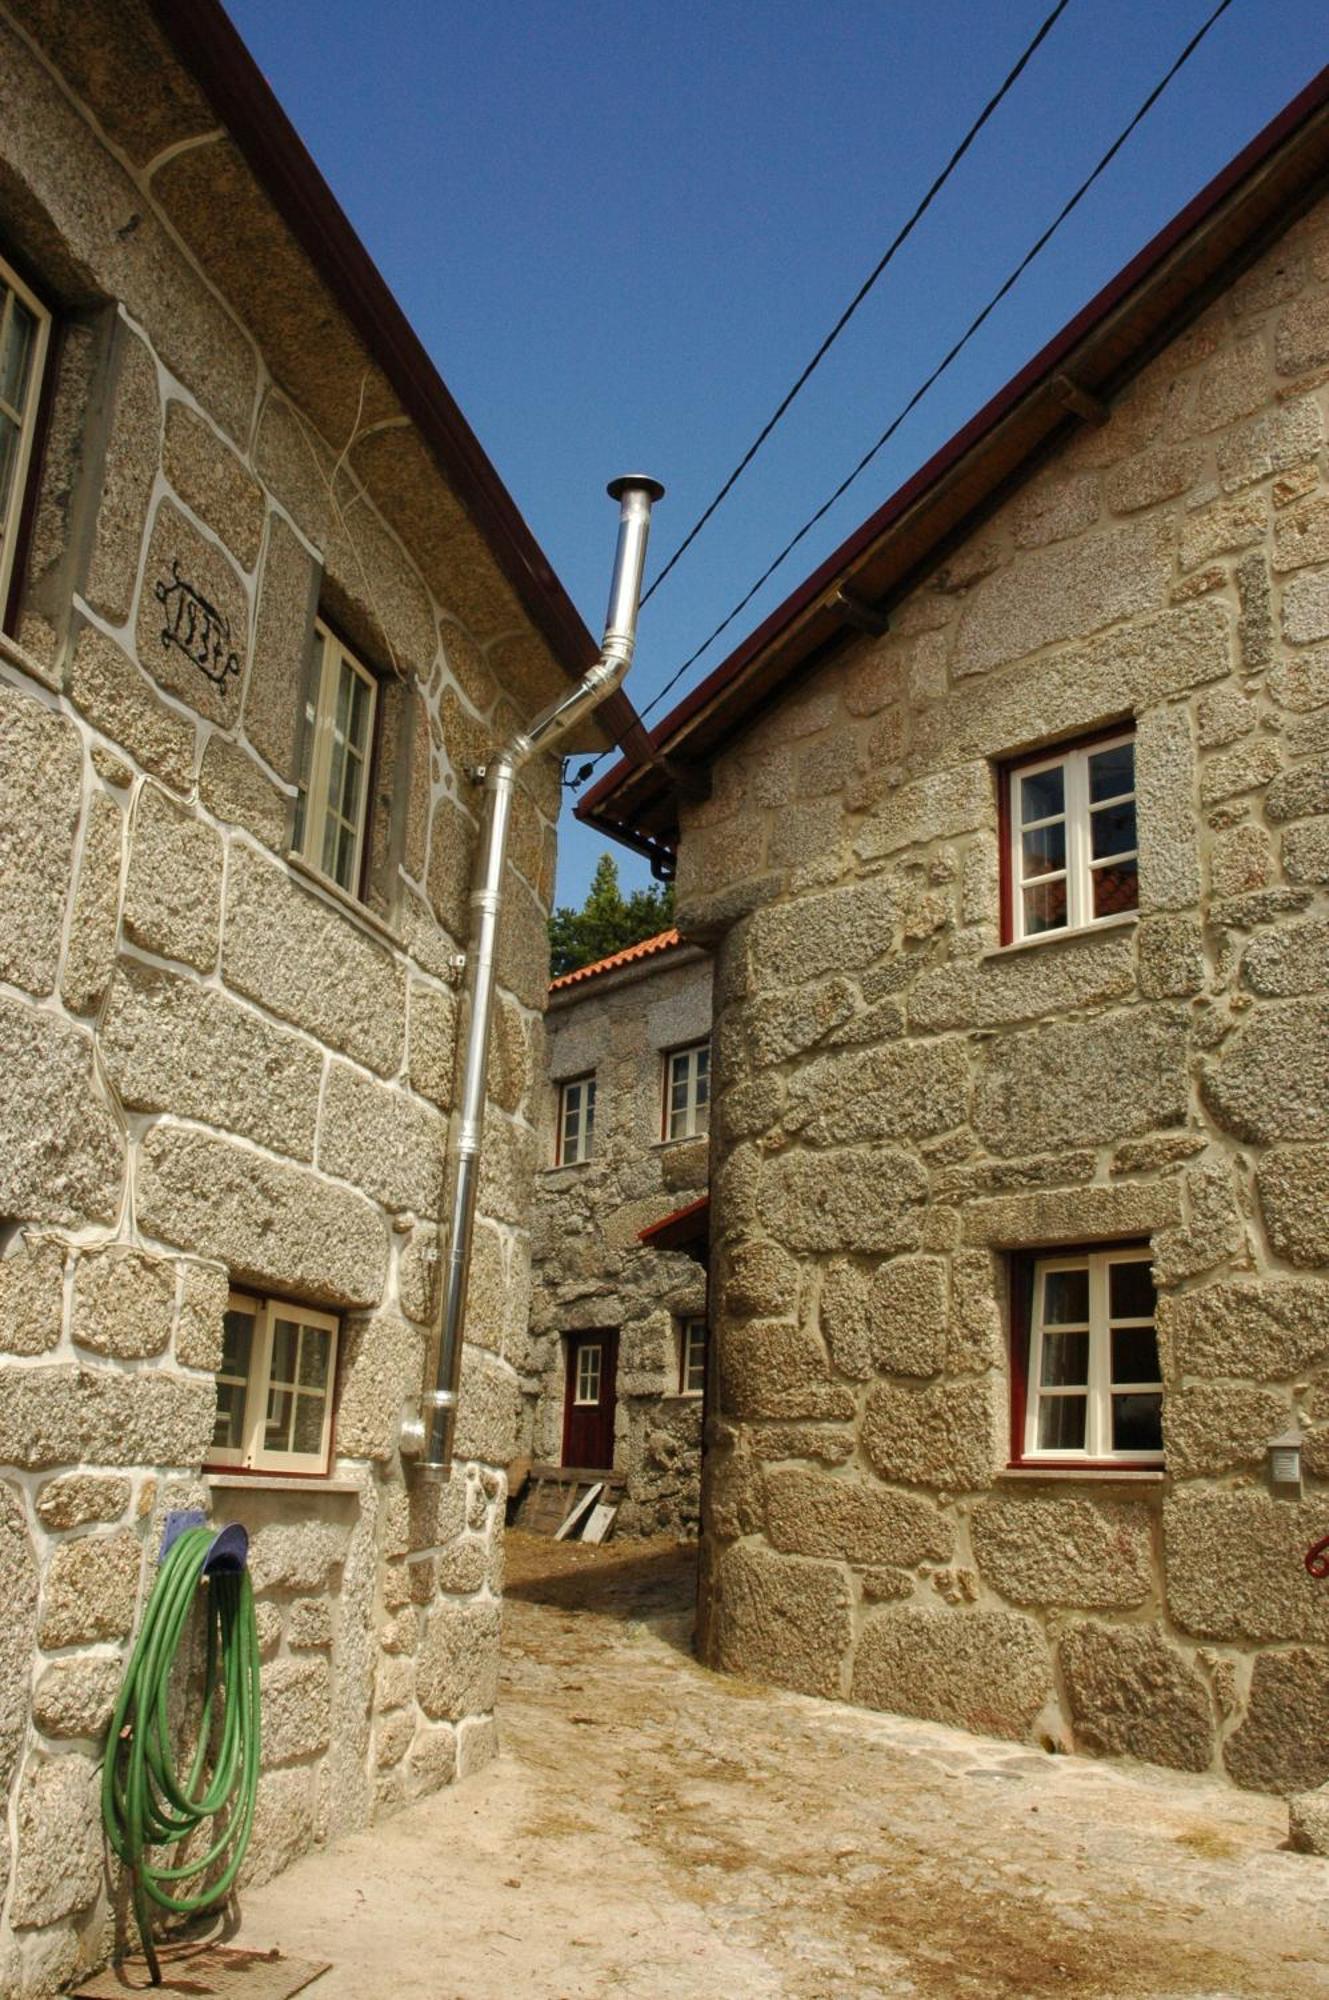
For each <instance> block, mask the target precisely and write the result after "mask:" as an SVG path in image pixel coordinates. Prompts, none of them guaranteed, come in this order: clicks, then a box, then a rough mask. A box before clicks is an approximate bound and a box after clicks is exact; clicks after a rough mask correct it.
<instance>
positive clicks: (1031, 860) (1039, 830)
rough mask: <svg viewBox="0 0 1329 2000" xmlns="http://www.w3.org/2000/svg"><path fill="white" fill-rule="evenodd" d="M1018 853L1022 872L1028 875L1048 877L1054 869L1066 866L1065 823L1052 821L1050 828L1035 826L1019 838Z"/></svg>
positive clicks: (1063, 821) (1059, 820) (1060, 820)
mask: <svg viewBox="0 0 1329 2000" xmlns="http://www.w3.org/2000/svg"><path fill="white" fill-rule="evenodd" d="M1020 852H1021V856H1022V858H1023V872H1024V874H1025V875H1026V876H1030V875H1050V874H1051V873H1052V872H1053V870H1054V869H1062V868H1064V867H1065V866H1066V822H1065V820H1064V819H1058V820H1054V821H1053V822H1052V824H1051V826H1036V827H1033V828H1031V829H1030V830H1029V831H1028V832H1026V833H1023V834H1021V836H1020Z"/></svg>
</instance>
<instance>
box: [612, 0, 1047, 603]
mask: <svg viewBox="0 0 1329 2000" xmlns="http://www.w3.org/2000/svg"><path fill="white" fill-rule="evenodd" d="M1069 5H1070V0H1057V5H1056V6H1055V7H1054V8H1053V9H1052V12H1051V13H1050V14H1049V15H1048V17H1047V19H1046V20H1045V21H1044V22H1043V24H1042V26H1041V27H1040V28H1039V30H1038V32H1037V34H1036V35H1035V36H1034V38H1033V40H1032V41H1031V42H1030V43H1029V44H1028V46H1027V47H1026V49H1025V50H1024V53H1023V54H1022V55H1021V57H1020V59H1019V61H1018V62H1017V63H1016V65H1015V67H1014V69H1012V70H1011V71H1010V72H1009V73H1008V75H1007V76H1006V77H1005V79H1004V81H1003V82H1002V84H1001V86H1000V88H999V89H998V90H996V91H995V92H994V93H993V95H992V96H991V97H990V98H989V99H988V101H987V103H986V104H985V105H984V106H983V109H982V110H981V111H980V112H979V114H978V116H977V118H975V120H974V122H973V124H972V125H971V126H970V127H969V130H968V131H967V132H966V133H965V135H964V137H963V139H961V141H960V143H959V145H958V146H957V147H956V148H955V151H954V152H953V153H952V154H951V156H950V158H949V160H947V162H946V164H945V166H944V167H943V168H942V170H941V172H940V173H939V174H938V175H937V177H936V179H935V180H934V181H933V183H932V185H931V187H930V188H928V190H927V192H926V193H925V194H924V196H923V199H922V200H921V201H920V202H919V204H918V206H917V208H915V210H914V212H913V214H912V215H911V216H910V217H909V218H908V220H907V221H906V222H904V223H902V224H901V226H900V228H899V229H898V230H897V231H896V233H895V235H894V236H893V237H892V239H891V241H890V242H889V243H888V244H887V246H886V248H885V250H884V251H883V252H882V254H881V256H880V257H879V258H878V259H877V262H876V264H875V265H874V266H873V268H872V269H871V271H869V273H868V275H867V277H866V278H865V279H864V280H863V282H862V284H861V285H860V286H859V288H858V290H857V291H856V292H855V293H854V296H853V298H852V299H850V301H849V303H848V305H847V306H846V307H845V309H844V311H843V312H842V313H841V314H840V317H839V319H837V320H836V322H835V325H834V326H833V327H832V328H831V330H830V332H829V333H828V334H827V335H826V338H825V339H824V340H823V341H822V343H821V345H820V347H818V349H817V351H816V353H815V354H814V355H813V356H812V359H811V360H810V361H809V362H808V363H807V365H806V367H805V368H804V369H803V371H802V373H801V374H800V375H799V376H798V378H797V380H796V381H795V382H794V384H793V386H792V388H790V389H789V390H788V391H787V392H786V393H785V395H784V396H783V397H782V398H781V399H780V401H779V403H777V404H776V407H775V409H774V410H773V411H772V412H771V414H770V416H769V417H768V418H767V419H766V422H765V423H764V424H763V425H762V427H761V429H760V430H759V431H758V432H757V435H756V437H755V438H754V439H753V440H752V443H751V444H750V445H749V446H748V448H747V450H746V451H745V452H744V454H743V456H742V458H740V459H739V461H738V464H737V465H736V466H735V467H734V469H733V471H732V472H731V473H730V474H729V477H728V478H727V479H726V480H725V482H724V484H723V485H722V486H721V487H720V490H719V491H718V493H716V495H715V497H714V499H712V500H711V501H710V503H709V504H708V505H707V506H706V507H705V508H703V510H702V512H701V513H700V514H699V515H698V517H697V519H696V520H695V521H694V522H693V524H692V526H691V527H690V528H689V530H688V532H687V534H686V535H684V537H683V539H682V541H681V542H680V543H679V545H678V547H677V548H676V549H675V550H674V553H673V554H672V555H671V556H670V558H669V560H668V562H667V563H666V564H665V566H664V568H663V569H662V570H661V571H660V574H659V575H658V576H657V577H656V579H655V581H654V583H652V585H651V586H650V589H649V590H647V591H645V592H644V593H643V595H642V600H641V601H642V603H643V605H645V604H649V602H650V600H651V598H652V597H654V595H655V593H656V591H657V590H658V589H659V588H660V585H661V584H662V583H663V582H664V580H665V578H666V577H667V576H668V575H669V573H670V571H671V570H672V569H673V568H674V566H675V564H676V563H677V562H678V561H679V560H680V558H681V557H682V556H683V555H684V554H685V553H686V551H687V550H688V549H690V548H691V546H692V544H693V543H694V542H695V541H696V539H697V537H698V535H699V534H700V533H701V531H702V529H703V528H704V527H705V526H706V523H707V522H708V521H709V520H710V518H711V516H712V514H714V512H715V511H716V509H717V507H719V506H720V505H721V503H722V502H723V501H724V500H725V499H726V498H727V497H728V495H729V494H730V493H731V492H732V491H733V489H734V487H735V486H736V485H737V484H738V482H739V480H740V479H741V478H742V476H743V474H744V473H745V472H746V471H747V469H748V467H749V466H750V465H751V463H752V461H753V459H754V458H755V457H756V456H757V453H758V452H759V451H760V450H761V448H762V446H763V445H764V444H765V442H766V440H767V438H768V437H769V436H770V434H771V432H772V431H773V430H774V429H775V427H776V425H777V424H778V423H779V421H780V419H781V417H783V415H784V413H785V411H786V410H787V409H788V408H789V406H790V404H791V403H792V402H793V401H794V398H795V397H796V396H797V395H798V394H799V392H800V391H801V390H802V389H803V387H804V386H805V384H806V383H807V382H808V380H809V379H810V377H811V376H812V375H813V374H814V373H815V372H816V370H817V369H818V368H819V367H820V365H821V363H822V362H823V361H824V359H825V358H826V356H827V354H829V353H830V350H831V349H832V347H834V345H835V343H836V341H837V340H838V339H839V338H840V335H841V334H842V333H843V332H844V330H845V328H846V327H847V326H848V324H849V322H850V320H851V319H852V318H853V317H854V314H855V313H856V312H857V311H858V309H859V307H860V306H861V305H862V303H863V301H864V299H865V298H866V297H867V295H868V293H869V292H870V291H871V290H872V288H873V286H874V285H875V284H876V282H877V280H878V278H880V276H881V275H882V273H883V271H885V269H886V267H887V266H888V265H889V264H890V262H891V261H892V259H893V258H894V256H895V253H896V251H897V250H899V249H901V248H902V247H903V245H904V244H905V243H907V242H908V240H909V238H910V237H911V236H912V235H913V233H914V230H915V228H916V227H917V225H918V224H919V223H920V222H921V221H922V219H923V217H924V216H925V215H926V214H927V212H928V210H929V209H930V208H931V206H932V204H933V202H934V201H935V200H936V198H937V196H938V195H939V194H940V193H941V191H942V189H943V188H944V187H945V185H946V183H947V181H948V180H949V179H950V177H951V175H952V174H953V173H954V172H955V169H956V168H957V167H958V166H959V164H960V162H961V160H962V159H963V158H964V156H965V154H966V153H967V152H968V151H969V148H970V147H971V146H972V145H973V143H974V141H975V139H976V138H977V137H978V135H979V133H980V132H981V131H982V130H983V127H984V126H985V125H986V124H987V122H988V120H989V118H991V116H992V114H993V113H994V111H996V110H997V109H998V107H999V106H1000V104H1001V102H1002V100H1003V98H1005V97H1006V96H1007V95H1008V94H1009V93H1010V91H1011V90H1012V89H1013V88H1014V86H1015V85H1016V83H1017V82H1018V81H1019V79H1020V77H1021V75H1022V73H1023V72H1024V70H1025V69H1026V68H1027V66H1028V64H1029V63H1030V61H1031V60H1032V59H1033V57H1034V55H1035V54H1036V53H1037V51H1038V49H1039V47H1040V46H1041V45H1042V43H1043V42H1044V41H1046V39H1047V37H1048V36H1049V35H1050V34H1051V32H1052V30H1053V28H1054V27H1055V26H1056V25H1057V22H1058V21H1059V20H1060V18H1061V16H1062V15H1063V14H1064V13H1065V11H1066V9H1067V7H1068V6H1069Z"/></svg>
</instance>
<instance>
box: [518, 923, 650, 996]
mask: <svg viewBox="0 0 1329 2000" xmlns="http://www.w3.org/2000/svg"><path fill="white" fill-rule="evenodd" d="M682 942H683V940H682V938H681V937H680V936H679V934H678V932H677V931H661V932H660V933H659V935H658V936H656V937H649V938H643V939H642V941H641V943H640V944H630V945H628V946H627V947H626V949H625V950H623V951H615V952H611V953H610V955H609V957H608V958H597V959H596V961H595V963H594V965H579V966H578V967H577V970H576V971H575V972H565V973H564V974H563V976H562V978H561V979H554V980H551V981H550V984H549V991H550V992H551V993H563V992H566V990H567V988H568V987H569V986H580V985H581V983H582V981H583V980H585V979H595V978H597V977H598V975H599V974H600V973H602V972H617V971H618V969H619V967H620V966H623V965H636V963H637V962H638V960H639V959H643V958H654V957H655V954H656V953H657V952H659V951H672V950H673V949H674V947H675V945H680V944H682Z"/></svg>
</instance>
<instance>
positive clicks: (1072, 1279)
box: [1043, 1270, 1089, 1326]
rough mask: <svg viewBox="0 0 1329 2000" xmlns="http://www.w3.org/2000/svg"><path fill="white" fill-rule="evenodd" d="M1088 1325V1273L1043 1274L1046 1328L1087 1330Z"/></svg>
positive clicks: (1051, 1272)
mask: <svg viewBox="0 0 1329 2000" xmlns="http://www.w3.org/2000/svg"><path fill="white" fill-rule="evenodd" d="M1088 1323H1089V1273H1088V1271H1087V1270H1080V1271H1045V1272H1044V1273H1043V1324H1044V1326H1087V1325H1088Z"/></svg>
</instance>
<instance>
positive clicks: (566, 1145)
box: [554, 1076, 595, 1167]
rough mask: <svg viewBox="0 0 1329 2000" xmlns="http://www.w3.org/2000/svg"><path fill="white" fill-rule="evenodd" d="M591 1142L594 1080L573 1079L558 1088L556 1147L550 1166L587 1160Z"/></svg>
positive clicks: (592, 1137)
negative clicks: (552, 1162)
mask: <svg viewBox="0 0 1329 2000" xmlns="http://www.w3.org/2000/svg"><path fill="white" fill-rule="evenodd" d="M594 1143H595V1078H594V1077H593V1076H575V1077H573V1078H571V1080H570V1081H569V1082H567V1083H563V1084H560V1085H559V1089H558V1146H557V1149H556V1154H555V1159H554V1165H555V1166H557V1167H575V1166H577V1165H578V1164H579V1163H580V1162H581V1161H582V1160H589V1159H590V1157H591V1150H592V1147H593V1146H594Z"/></svg>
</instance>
